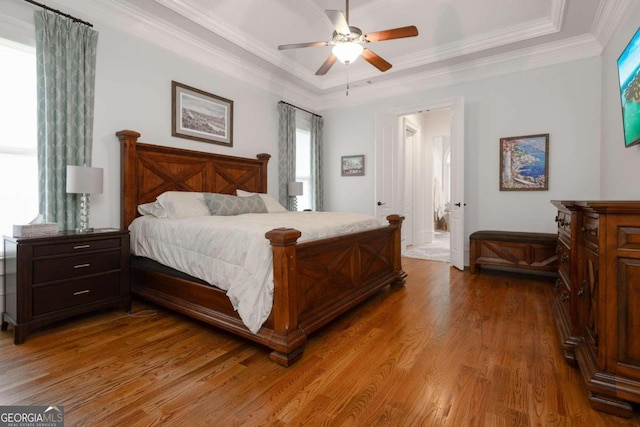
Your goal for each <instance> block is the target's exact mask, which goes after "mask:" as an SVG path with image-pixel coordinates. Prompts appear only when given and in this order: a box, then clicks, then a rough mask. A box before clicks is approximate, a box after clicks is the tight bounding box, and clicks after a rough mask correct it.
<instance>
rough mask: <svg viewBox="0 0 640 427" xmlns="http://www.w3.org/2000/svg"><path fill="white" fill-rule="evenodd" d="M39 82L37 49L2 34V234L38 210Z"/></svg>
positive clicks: (0, 88)
mask: <svg viewBox="0 0 640 427" xmlns="http://www.w3.org/2000/svg"><path fill="white" fill-rule="evenodd" d="M36 84H37V81H36V56H35V49H33V48H32V47H29V46H24V45H20V44H17V43H13V42H11V41H8V40H5V39H1V38H0V93H1V94H2V96H0V129H2V132H3V137H2V139H1V140H0V200H2V209H0V234H9V235H10V234H12V232H13V228H12V226H13V224H24V223H26V222H29V221H30V220H32V219H33V218H34V217H35V216H36V215H37V214H38V165H37V158H36V147H37V94H36V90H37V88H36ZM0 255H2V251H1V249H0Z"/></svg>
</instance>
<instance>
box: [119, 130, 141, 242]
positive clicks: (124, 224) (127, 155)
mask: <svg viewBox="0 0 640 427" xmlns="http://www.w3.org/2000/svg"><path fill="white" fill-rule="evenodd" d="M116 136H117V137H118V139H119V140H120V144H121V145H120V228H121V229H123V230H126V229H127V228H128V227H129V224H131V221H133V220H134V219H135V217H136V194H135V191H136V190H135V189H136V188H137V186H136V185H134V183H135V179H136V143H137V142H138V138H140V134H139V133H138V132H136V131H133V130H121V131H120V132H116Z"/></svg>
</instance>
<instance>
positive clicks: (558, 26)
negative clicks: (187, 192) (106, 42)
mask: <svg viewBox="0 0 640 427" xmlns="http://www.w3.org/2000/svg"><path fill="white" fill-rule="evenodd" d="M633 1H637V0H350V11H349V23H350V25H352V26H356V27H359V28H360V29H362V31H363V33H368V32H373V31H379V30H385V29H391V28H395V27H402V26H407V25H415V26H416V27H417V28H418V31H419V33H420V34H419V35H418V36H417V37H413V38H406V39H397V40H388V41H384V42H378V43H371V44H369V45H368V47H369V48H370V49H371V50H373V51H374V52H375V53H377V54H378V55H380V56H381V57H382V58H384V59H386V60H387V61H389V62H390V63H391V64H393V68H391V69H390V70H389V71H387V72H385V73H382V72H380V71H378V70H377V69H376V68H374V67H373V66H372V65H370V64H369V63H367V62H365V61H363V60H362V59H361V58H360V59H358V60H357V61H356V62H354V63H353V64H351V65H349V66H348V67H347V66H345V65H343V64H340V63H336V64H335V65H334V66H333V67H332V68H331V70H330V71H329V72H328V73H327V74H326V75H325V76H316V75H315V72H316V70H317V69H318V67H319V66H320V65H321V64H322V63H323V62H324V60H325V59H326V58H327V56H329V54H330V51H331V48H330V47H328V46H324V47H312V48H302V49H292V50H282V51H280V50H278V48H277V47H278V45H281V44H289V43H301V42H313V41H328V40H330V39H331V36H332V32H333V27H332V25H331V23H330V21H329V19H328V18H327V16H326V14H325V12H324V11H325V10H326V9H336V10H344V9H345V1H344V0H100V1H98V2H93V1H92V2H86V1H82V0H58V1H57V2H58V3H61V4H63V5H66V6H72V7H73V8H74V9H76V10H78V11H79V12H80V13H82V12H84V13H91V12H93V13H96V12H99V13H100V15H98V16H102V17H105V16H106V17H107V18H108V17H109V16H111V17H112V19H110V20H109V21H108V22H110V24H112V25H115V26H118V25H122V27H123V28H125V29H126V30H127V31H134V32H137V35H139V36H142V37H144V38H147V39H148V40H150V41H153V42H155V43H157V44H160V45H163V46H164V47H167V48H169V49H173V50H175V51H177V52H179V53H180V54H182V55H186V56H190V57H192V58H194V59H196V60H199V61H200V62H203V63H208V64H209V65H211V66H214V67H217V68H220V69H221V70H222V71H225V72H228V73H229V74H232V75H234V76H236V77H237V76H239V75H240V76H243V78H249V79H250V80H251V81H254V84H256V85H258V86H262V87H264V88H269V89H271V90H273V91H277V92H278V93H279V94H280V95H281V96H283V97H284V98H287V97H288V98H290V99H292V100H294V101H298V102H302V103H303V104H306V105H309V106H310V107H312V108H314V107H315V108H316V109H321V108H324V107H327V106H329V105H331V104H335V101H336V100H338V99H339V98H338V97H344V89H345V86H346V82H347V79H348V80H349V82H350V85H351V87H352V90H354V91H361V92H365V91H367V92H370V95H369V97H372V96H380V95H381V94H384V93H385V90H384V88H390V87H392V86H396V89H395V90H396V91H397V86H403V87H407V86H411V84H408V82H413V83H415V82H420V81H422V82H425V81H428V82H429V84H427V86H429V85H431V86H433V85H439V84H447V83H450V82H451V79H457V80H458V81H459V80H465V79H472V78H474V76H473V75H471V72H470V71H468V69H469V67H470V66H471V65H472V66H473V67H474V70H473V72H474V73H475V74H474V75H476V76H480V77H481V76H484V75H488V74H491V73H493V74H495V73H499V72H501V70H508V71H515V70H518V69H524V68H531V67H536V66H542V65H547V64H552V63H557V62H562V61H566V60H572V59H578V58H581V57H588V56H596V55H599V54H600V52H601V51H602V48H603V47H604V45H605V44H606V43H607V42H608V40H609V38H610V35H611V33H612V32H613V30H614V29H615V27H616V25H617V24H618V23H619V22H620V19H621V18H622V17H623V16H624V13H625V12H626V11H627V10H628V8H629V7H630V5H631V3H632V2H633ZM89 5H91V6H89ZM126 18H128V21H127V19H126ZM132 22H135V24H132ZM119 23H121V24H119ZM161 33H162V34H165V35H164V36H160V34H161ZM167 33H169V35H166V34H167ZM205 55H217V56H216V60H213V59H207V58H205V57H203V56H205ZM347 68H348V71H347ZM489 69H491V70H492V71H488V70H489ZM465 70H467V71H466V73H467V75H466V77H465ZM483 70H484V71H483ZM502 72H504V71H502ZM420 87H424V84H422V85H421V86H420ZM374 94H377V95H374Z"/></svg>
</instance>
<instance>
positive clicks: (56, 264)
mask: <svg viewBox="0 0 640 427" xmlns="http://www.w3.org/2000/svg"><path fill="white" fill-rule="evenodd" d="M33 264H34V265H33V284H34V285H36V284H38V283H46V282H53V281H54V280H63V279H73V278H76V277H81V276H86V275H89V274H95V273H102V272H106V271H111V270H118V269H120V251H110V252H102V253H92V254H79V255H76V256H69V257H60V258H49V259H43V260H36V261H34V263H33Z"/></svg>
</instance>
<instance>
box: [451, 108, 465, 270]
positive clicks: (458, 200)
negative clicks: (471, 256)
mask: <svg viewBox="0 0 640 427" xmlns="http://www.w3.org/2000/svg"><path fill="white" fill-rule="evenodd" d="M451 111H452V114H451V212H450V214H449V215H450V217H449V221H450V223H449V226H450V230H451V233H450V239H451V264H453V265H454V267H456V268H458V269H460V270H464V206H465V203H464V100H463V99H462V98H457V99H456V100H455V101H454V102H453V105H452V108H451Z"/></svg>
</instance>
